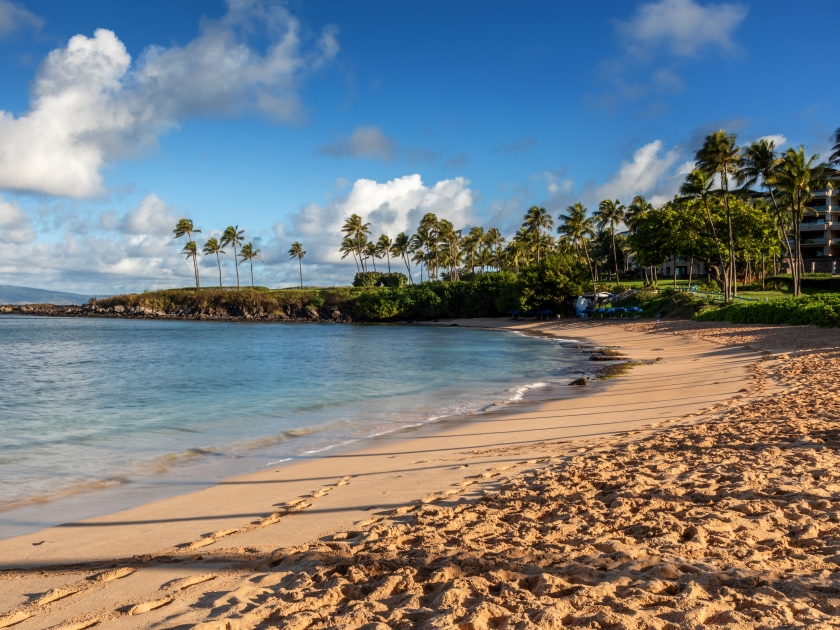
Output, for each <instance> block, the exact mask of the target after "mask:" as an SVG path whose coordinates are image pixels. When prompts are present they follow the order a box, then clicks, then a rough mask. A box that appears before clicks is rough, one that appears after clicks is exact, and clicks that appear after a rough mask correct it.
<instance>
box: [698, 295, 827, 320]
mask: <svg viewBox="0 0 840 630" xmlns="http://www.w3.org/2000/svg"><path fill="white" fill-rule="evenodd" d="M694 319H695V320H697V321H701V322H722V321H727V322H732V323H733V324H791V325H795V326H797V325H804V324H811V325H812V326H822V327H824V328H829V327H836V326H840V296H839V295H833V294H830V293H823V294H819V295H803V296H800V297H789V298H783V299H781V300H774V301H772V302H753V303H751V304H744V303H738V304H728V305H726V306H722V307H720V308H716V309H712V310H708V311H704V312H701V313H698V314H697V315H696V316H695V317H694Z"/></svg>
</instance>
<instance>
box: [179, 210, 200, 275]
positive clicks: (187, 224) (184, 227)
mask: <svg viewBox="0 0 840 630" xmlns="http://www.w3.org/2000/svg"><path fill="white" fill-rule="evenodd" d="M172 233H173V234H175V236H174V238H181V237H182V236H186V237H187V241H188V242H189V243H192V242H193V240H192V235H193V234H201V230H197V229H196V228H195V227H194V226H193V222H192V219H181V220H179V221H178V223H177V224H176V225H175V229H174V230H172ZM184 249H185V250H186V248H184ZM193 249H196V248H195V243H193ZM187 258H190V256H187ZM192 259H193V271H194V272H195V286H196V288H199V287H200V283H199V281H198V261H197V259H196V257H195V256H192Z"/></svg>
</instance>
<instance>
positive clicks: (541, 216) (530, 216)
mask: <svg viewBox="0 0 840 630" xmlns="http://www.w3.org/2000/svg"><path fill="white" fill-rule="evenodd" d="M522 227H524V228H525V229H526V230H528V231H529V232H532V233H534V234H536V236H537V238H536V245H537V264H539V262H540V246H541V244H542V238H541V237H542V231H543V230H546V231H550V230H551V228H553V227H554V219H552V218H551V215H550V214H549V213H548V210H546V209H545V208H540V207H538V206H531V207H530V208H529V209H528V212H526V213H525V222H524V223H523V224H522Z"/></svg>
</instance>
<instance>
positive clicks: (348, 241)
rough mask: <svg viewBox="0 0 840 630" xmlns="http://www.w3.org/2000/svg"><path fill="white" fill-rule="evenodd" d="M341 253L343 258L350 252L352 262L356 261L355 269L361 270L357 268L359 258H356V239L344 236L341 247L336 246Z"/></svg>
mask: <svg viewBox="0 0 840 630" xmlns="http://www.w3.org/2000/svg"><path fill="white" fill-rule="evenodd" d="M338 251H339V252H340V253H341V260H344V259H345V258H347V256H349V255H350V254H353V262H354V263H356V271H357V272H358V271H361V269H360V268H359V260H358V259H357V258H356V239H354V238H351V237H349V236H345V237H344V240H342V241H341V247H339V248H338Z"/></svg>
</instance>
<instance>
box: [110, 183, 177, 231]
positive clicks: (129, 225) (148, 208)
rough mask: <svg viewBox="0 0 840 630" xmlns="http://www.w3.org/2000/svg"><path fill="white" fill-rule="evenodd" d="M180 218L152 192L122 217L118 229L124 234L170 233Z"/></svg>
mask: <svg viewBox="0 0 840 630" xmlns="http://www.w3.org/2000/svg"><path fill="white" fill-rule="evenodd" d="M180 218H181V217H180V216H176V215H175V214H173V213H172V208H171V207H170V206H169V205H168V204H167V203H166V202H165V201H164V200H163V199H161V198H160V197H158V196H157V195H156V194H154V193H152V194H150V195H147V196H146V197H145V198H144V199H143V200H142V201H141V202H140V205H139V206H137V207H136V208H135V209H134V210H132V211H130V212H128V213H127V214H126V215H125V216H124V217H123V218H122V221H121V222H120V231H122V232H123V233H124V234H152V235H157V236H163V235H171V234H172V230H173V229H174V228H175V224H176V223H177V222H178V219H180Z"/></svg>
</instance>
